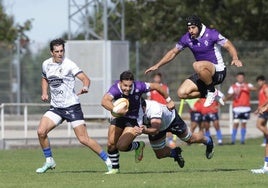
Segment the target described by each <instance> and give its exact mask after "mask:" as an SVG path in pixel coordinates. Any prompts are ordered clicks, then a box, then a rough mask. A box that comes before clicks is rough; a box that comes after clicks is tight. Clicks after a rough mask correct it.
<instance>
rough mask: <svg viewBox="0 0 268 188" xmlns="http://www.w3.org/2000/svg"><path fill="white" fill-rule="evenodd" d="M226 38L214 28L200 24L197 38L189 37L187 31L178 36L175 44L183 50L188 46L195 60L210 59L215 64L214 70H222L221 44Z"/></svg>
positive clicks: (223, 66)
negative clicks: (200, 27) (178, 38)
mask: <svg viewBox="0 0 268 188" xmlns="http://www.w3.org/2000/svg"><path fill="white" fill-rule="evenodd" d="M227 40H228V39H226V38H225V37H224V36H222V35H221V34H220V33H219V32H218V31H217V30H216V29H210V28H207V27H206V26H205V25H202V29H201V32H200V35H199V37H198V38H196V39H194V38H191V35H190V33H189V32H187V33H186V34H185V35H183V36H182V37H181V38H180V40H179V41H178V43H177V44H176V48H177V49H179V50H184V49H185V48H187V47H188V48H189V49H190V50H191V51H192V52H193V55H194V57H195V59H196V61H202V60H206V61H210V62H211V63H213V64H214V65H215V67H216V71H222V70H223V69H224V68H225V65H224V61H223V58H222V55H221V46H223V45H224V44H225V43H226V42H227Z"/></svg>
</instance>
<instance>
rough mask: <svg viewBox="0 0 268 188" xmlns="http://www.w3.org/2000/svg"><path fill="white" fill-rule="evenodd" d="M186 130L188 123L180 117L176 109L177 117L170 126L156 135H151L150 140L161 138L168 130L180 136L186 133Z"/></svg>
mask: <svg viewBox="0 0 268 188" xmlns="http://www.w3.org/2000/svg"><path fill="white" fill-rule="evenodd" d="M186 130H187V125H186V123H185V122H184V121H183V120H182V119H181V118H180V116H179V115H178V113H177V111H176V116H175V119H174V120H173V121H172V123H171V124H170V125H169V127H168V128H167V129H166V130H164V131H161V132H159V133H158V134H156V135H149V140H150V141H155V140H159V139H160V138H163V137H164V136H166V133H167V132H171V133H172V134H175V135H177V136H178V137H179V136H180V135H181V134H183V133H185V131H186Z"/></svg>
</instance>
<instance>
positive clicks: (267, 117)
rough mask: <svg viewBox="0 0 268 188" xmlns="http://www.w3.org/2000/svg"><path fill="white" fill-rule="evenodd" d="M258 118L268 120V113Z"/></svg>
mask: <svg viewBox="0 0 268 188" xmlns="http://www.w3.org/2000/svg"><path fill="white" fill-rule="evenodd" d="M258 118H261V119H265V120H268V112H263V113H262V114H259V117H258Z"/></svg>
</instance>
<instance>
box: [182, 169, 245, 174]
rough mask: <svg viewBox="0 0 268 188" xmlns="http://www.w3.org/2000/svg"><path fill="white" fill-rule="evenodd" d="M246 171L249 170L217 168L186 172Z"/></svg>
mask: <svg viewBox="0 0 268 188" xmlns="http://www.w3.org/2000/svg"><path fill="white" fill-rule="evenodd" d="M245 170H248V169H243V168H241V169H234V168H232V169H230V168H215V169H193V170H191V169H189V170H186V171H185V172H191V173H192V172H236V171H245Z"/></svg>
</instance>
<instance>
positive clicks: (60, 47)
mask: <svg viewBox="0 0 268 188" xmlns="http://www.w3.org/2000/svg"><path fill="white" fill-rule="evenodd" d="M64 44H65V41H64V40H63V39H54V40H52V41H51V42H50V45H49V46H50V54H51V56H52V57H53V59H54V61H55V62H57V63H60V62H62V60H63V58H64V52H65V45H64Z"/></svg>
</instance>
